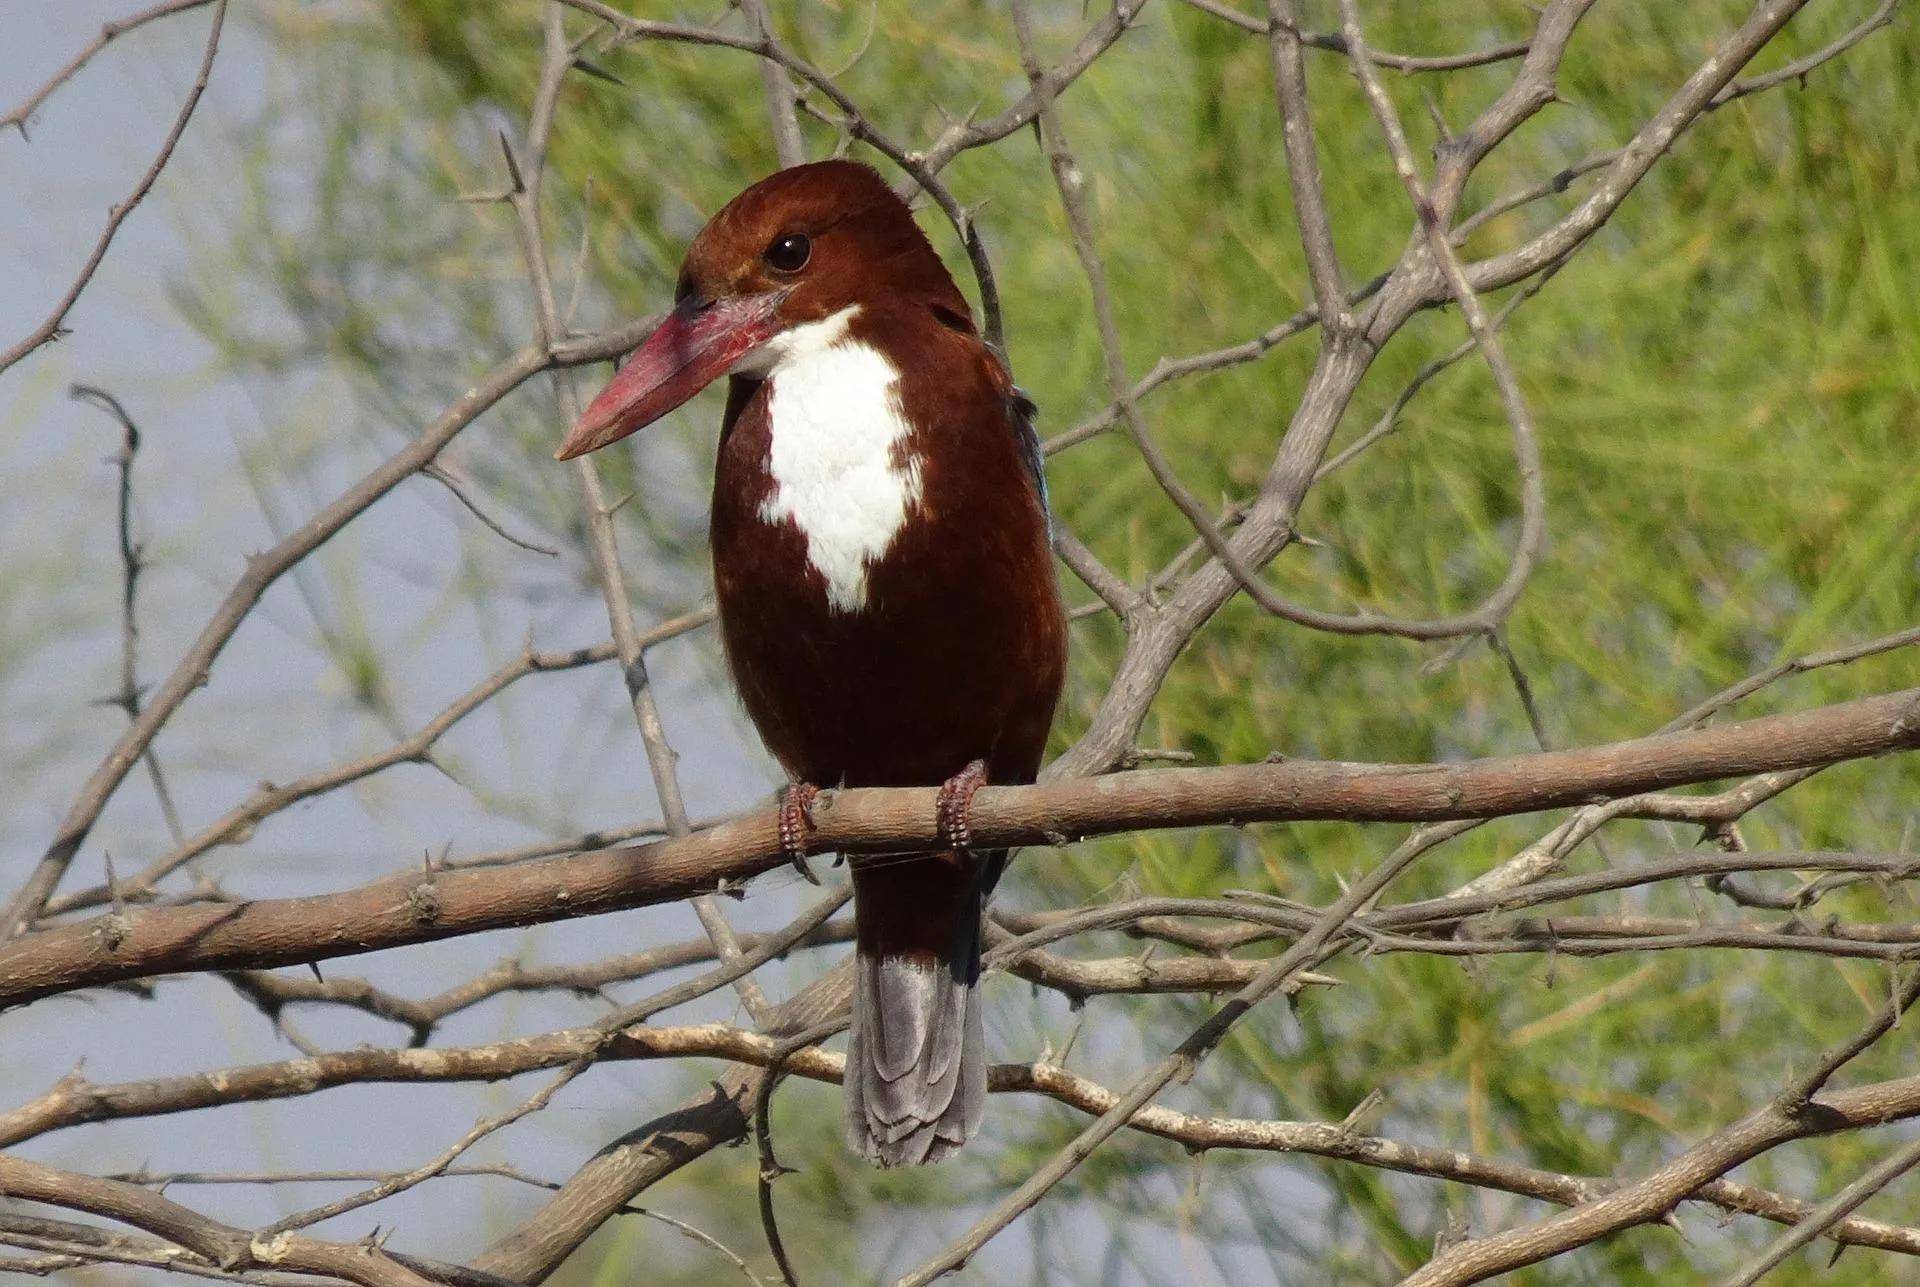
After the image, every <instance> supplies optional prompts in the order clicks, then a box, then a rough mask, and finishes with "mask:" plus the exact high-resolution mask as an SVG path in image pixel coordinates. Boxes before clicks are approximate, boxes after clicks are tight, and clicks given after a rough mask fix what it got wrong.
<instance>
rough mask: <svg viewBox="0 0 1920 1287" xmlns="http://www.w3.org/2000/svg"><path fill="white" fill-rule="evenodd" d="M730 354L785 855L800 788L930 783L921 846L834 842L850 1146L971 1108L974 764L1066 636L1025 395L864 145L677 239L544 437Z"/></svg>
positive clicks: (1033, 704)
mask: <svg viewBox="0 0 1920 1287" xmlns="http://www.w3.org/2000/svg"><path fill="white" fill-rule="evenodd" d="M723 375H724V376H726V377H727V401H726V410H725V413H724V415H723V417H722V420H721V428H720V441H719V449H718V454H717V459H716V462H715V467H714V479H713V500H712V521H711V530H710V544H711V547H712V558H713V584H714V596H715V603H716V607H717V611H718V617H719V624H720V634H721V638H722V641H723V643H724V647H725V652H726V657H727V662H728V666H729V668H730V670H731V672H732V676H733V680H734V683H735V687H736V688H737V690H738V692H739V696H740V698H741V702H742V704H743V705H744V707H745V709H746V712H747V714H748V716H749V717H750V718H751V720H752V722H753V724H754V725H755V727H756V728H757V729H758V731H759V733H760V736H761V738H762V740H763V741H764V742H765V743H766V745H767V748H768V750H769V751H771V752H772V754H773V756H774V758H775V759H776V760H778V762H779V763H780V765H781V767H782V768H783V769H784V770H785V772H786V774H787V777H788V783H787V785H786V786H785V787H784V788H782V790H781V792H780V796H779V808H780V836H781V844H782V846H783V848H784V849H785V850H786V851H787V853H788V854H789V856H790V857H792V858H793V859H794V860H795V861H796V863H797V864H798V865H799V866H800V868H801V870H802V871H803V872H806V873H807V874H808V875H809V876H810V877H811V874H812V873H811V872H810V871H808V869H807V868H806V865H805V857H804V851H805V843H806V834H807V832H808V830H809V829H810V828H811V827H812V825H813V817H812V812H811V807H812V805H813V803H814V801H815V798H816V797H817V795H818V792H819V791H820V790H822V789H833V788H837V787H904V786H935V785H938V786H939V792H938V794H937V796H936V801H937V804H936V808H937V811H938V817H937V819H936V821H937V826H938V830H937V834H938V835H939V837H940V839H941V842H942V847H941V848H939V849H938V850H935V851H933V852H923V853H914V854H907V855H890V856H886V857H873V858H869V859H866V860H861V861H856V862H854V863H853V864H852V865H851V873H852V883H853V898H854V919H855V949H854V971H853V976H854V983H853V1003H852V1022H851V1032H850V1035H849V1039H848V1048H847V1059H846V1075H845V1090H844V1098H845V1105H846V1137H847V1141H848V1144H849V1146H850V1147H851V1148H852V1149H853V1150H854V1151H855V1152H856V1153H858V1154H860V1155H862V1156H864V1157H865V1158H866V1159H867V1160H868V1161H869V1162H871V1163H873V1164H875V1165H877V1166H881V1167H895V1166H906V1165H919V1164H924V1163H932V1162H938V1161H941V1160H943V1159H945V1158H947V1157H949V1156H951V1155H952V1154H953V1153H955V1152H956V1151H958V1150H959V1148H960V1147H961V1145H963V1144H964V1143H965V1142H966V1141H967V1140H968V1139H969V1138H970V1137H972V1136H973V1135H974V1134H975V1133H976V1131H977V1130H978V1129H979V1127H980V1123H981V1119H982V1116H983V1115H984V1111H985V1102H986V1090H987V1070H986V1051H985V1044H986V1043H985V1035H984V1027H983V1020H982V1015H981V999H980V947H981V917H982V914H983V908H984V905H985V902H986V899H987V897H988V896H989V895H990V894H991V893H992V891H993V889H994V886H995V884H996V882H997V881H998V880H999V879H1000V876H1001V873H1002V871H1003V870H1004V868H1005V866H1006V861H1007V852H1006V851H1005V850H985V851H975V849H974V848H973V845H972V834H971V827H970V822H969V819H970V811H971V805H972V799H973V794H974V792H975V791H976V790H978V789H979V787H980V786H982V785H984V784H989V783H992V784H1018V783H1028V782H1032V781H1034V779H1035V777H1036V775H1037V773H1038V771H1039V768H1040V764H1041V759H1042V756H1043V755H1044V752H1045V749H1046V743H1047V737H1048V732H1049V729H1050V728H1051V726H1052V722H1053V717H1054V711H1055V706H1056V705H1057V703H1058V701H1059V695H1060V689H1061V684H1062V680H1063V676H1064V673H1065V666H1066V634H1067V631H1066V619H1065V617H1064V615H1063V613H1062V610H1061V605H1060V595H1059V587H1058V584H1057V581H1056V578H1055V572H1054V564H1053V556H1052V547H1051V533H1052V519H1051V516H1050V511H1049V508H1048V499H1047V491H1046V478H1045V474H1044V472H1043V467H1042V459H1041V453H1040V444H1039V439H1038V437H1037V434H1036V430H1035V427H1034V422H1033V421H1034V415H1035V410H1034V406H1033V404H1032V403H1031V402H1030V401H1028V400H1027V398H1026V396H1025V395H1024V394H1023V393H1022V392H1021V391H1020V390H1019V389H1018V388H1017V387H1016V386H1015V385H1014V383H1013V380H1012V377H1011V374H1010V372H1009V370H1008V368H1007V365H1006V363H1005V362H1004V361H1003V360H1002V359H1001V357H1000V356H999V355H998V354H997V353H996V352H995V350H994V348H993V347H992V346H990V345H989V344H988V343H987V342H986V341H985V340H984V339H983V338H982V336H981V334H980V330H979V328H978V327H977V326H976V324H975V321H974V317H973V312H972V310H971V308H970V307H969V305H968V303H967V299H966V297H965V295H963V294H962V293H961V291H960V289H959V287H958V286H956V285H955V283H954V280H953V277H952V276H951V275H950V274H949V273H948V271H947V268H946V266H945V264H944V263H943V262H942V261H941V258H940V256H939V254H938V253H937V252H936V251H935V250H934V248H933V246H932V244H931V242H930V241H929V240H928V238H927V236H926V234H925V233H924V232H923V231H922V230H921V228H920V226H919V225H918V223H916V222H915V220H914V216H913V212H912V210H911V208H910V207H909V206H908V205H907V203H906V202H905V201H904V200H902V199H901V198H900V197H899V196H898V195H896V194H895V192H894V191H893V189H892V188H891V187H890V186H889V185H888V184H887V182H886V180H885V179H884V178H882V177H881V175H880V174H879V173H878V172H877V171H875V170H874V169H872V168H871V167H869V166H867V165H864V164H861V163H859V162H856V161H852V160H846V159H836V160H828V161H818V162H813V163H810V164H802V165H798V166H793V167H790V168H787V169H783V170H780V171H777V172H775V173H774V174H772V175H770V176H768V177H767V178H764V179H762V180H760V181H759V182H757V183H755V184H753V185H752V186H750V187H748V188H746V189H745V190H744V191H742V192H741V193H740V194H739V195H738V196H736V197H735V198H734V199H733V200H732V201H730V202H729V203H728V204H727V205H726V206H725V207H723V208H722V209H721V210H720V211H719V213H717V214H715V215H714V216H713V217H712V219H711V220H709V221H708V223H707V224H706V226H705V227H704V228H702V229H701V231H700V232H699V233H698V234H697V235H696V236H695V237H694V238H693V240H692V242H691V243H689V245H688V248H687V251H686V256H685V260H684V263H683V264H682V267H681V269H680V274H679V278H678V282H677V285H676V288H675V291H674V304H673V309H672V311H671V312H670V313H668V314H667V316H666V318H665V320H664V321H663V322H662V323H661V324H660V326H659V328H658V329H657V330H655V331H654V332H653V334H652V336H651V337H650V338H649V339H647V340H646V341H645V342H643V343H642V344H641V346H640V347H639V348H638V349H637V350H635V351H634V353H633V354H632V356H631V357H630V358H629V359H628V360H627V361H626V363H625V364H624V365H623V366H622V367H621V368H620V369H619V370H618V372H617V373H616V374H615V375H614V377H613V379H612V380H611V381H610V382H609V383H608V384H607V385H606V387H605V388H604V389H603V390H602V391H601V392H600V393H599V394H598V396H596V397H595V398H594V399H593V401H592V403H591V404H590V405H589V406H588V407H587V409H586V410H585V411H584V412H583V413H582V414H581V416H580V418H579V420H578V421H577V422H576V423H575V424H574V426H573V427H572V429H571V431H570V432H569V434H568V435H567V437H566V439H565V441H564V443H563V445H562V446H561V448H560V450H559V451H557V452H556V453H555V455H556V456H557V457H558V458H559V459H562V460H566V459H571V458H573V457H576V456H580V455H583V454H585V453H587V452H591V451H596V450H598V449H600V448H602V447H605V446H607V445H608V444H609V443H613V442H616V441H618V440H620V439H622V438H625V437H626V436H627V435H628V434H631V433H633V432H635V431H636V430H638V429H640V428H642V427H643V426H645V425H648V424H651V423H652V422H654V421H655V420H658V419H659V418H660V417H662V416H664V415H666V414H667V413H668V412H670V411H672V410H673V409H674V408H676V407H678V406H680V405H681V404H683V403H685V402H686V401H687V400H688V399H690V398H692V397H693V396H694V395H695V394H696V393H698V392H699V391H700V390H701V389H703V388H705V387H706V386H707V385H709V384H711V383H713V382H715V381H717V380H718V379H719V378H720V377H721V376H723Z"/></svg>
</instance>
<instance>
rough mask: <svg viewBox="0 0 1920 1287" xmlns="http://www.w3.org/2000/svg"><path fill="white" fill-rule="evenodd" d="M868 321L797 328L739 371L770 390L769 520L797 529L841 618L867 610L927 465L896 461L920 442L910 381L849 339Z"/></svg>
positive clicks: (764, 510)
mask: <svg viewBox="0 0 1920 1287" xmlns="http://www.w3.org/2000/svg"><path fill="white" fill-rule="evenodd" d="M858 311H859V308H858V306H857V305H856V306H854V307H851V308H844V309H842V310H840V311H839V312H838V313H835V314H834V315H833V316H832V317H829V318H826V319H824V320H822V321H818V322H810V323H807V324H806V325H804V326H797V327H795V328H793V329H792V330H790V331H787V332H786V333H784V334H782V335H779V336H777V337H775V338H774V339H772V340H770V341H768V342H767V343H766V344H765V345H763V346H762V347H761V348H760V349H758V350H756V351H755V352H754V353H753V354H752V355H751V356H750V357H749V358H747V359H746V360H744V361H742V362H741V363H740V365H739V366H738V367H736V368H735V369H736V371H737V372H739V373H741V374H749V375H759V376H764V377H765V378H766V379H767V380H768V381H769V382H770V384H769V394H768V402H767V415H768V418H769V420H770V422H771V426H772V439H773V445H772V449H771V450H770V451H769V453H768V459H767V468H768V471H769V472H770V473H771V474H772V475H773V492H772V494H771V495H769V496H768V497H767V499H766V500H765V501H764V502H762V504H761V506H760V517H761V518H763V519H765V520H766V521H767V522H769V523H779V522H783V521H785V520H787V519H791V520H793V523H794V525H795V526H796V527H798V528H799V529H800V533H801V535H802V536H804V537H806V540H807V561H808V562H809V563H811V564H813V566H814V568H815V569H817V570H818V571H819V573H820V575H821V576H822V577H824V578H825V579H826V583H827V605H828V607H829V608H831V609H832V610H834V611H837V612H857V611H859V610H860V609H862V608H864V607H865V606H866V603H867V569H868V567H869V566H871V564H872V563H873V562H874V560H876V559H878V558H879V557H880V556H881V555H883V554H885V553H886V551H887V547H888V546H889V545H891V544H893V538H894V537H895V536H896V535H897V534H898V533H899V531H900V528H901V526H902V525H903V524H905V522H906V519H907V512H908V511H909V510H911V509H912V508H913V507H914V506H915V505H916V504H918V503H919V500H920V462H919V461H918V460H917V459H913V458H908V459H906V460H904V461H898V462H897V461H896V460H895V456H896V454H897V452H898V448H899V444H900V443H901V442H903V441H904V440H905V439H906V437H907V435H908V434H909V433H910V432H912V426H911V425H909V424H908V423H907V418H906V413H905V412H904V410H903V409H902V408H901V405H900V396H899V391H898V385H899V383H900V372H899V370H898V369H896V368H895V367H894V365H893V363H891V362H889V361H888V360H887V357H886V355H885V354H883V353H881V352H880V351H879V350H878V349H876V348H874V347H873V346H871V345H869V344H863V343H862V342H860V341H859V340H855V339H849V338H847V324H848V322H850V321H852V320H853V316H854V314H855V313H856V312H858Z"/></svg>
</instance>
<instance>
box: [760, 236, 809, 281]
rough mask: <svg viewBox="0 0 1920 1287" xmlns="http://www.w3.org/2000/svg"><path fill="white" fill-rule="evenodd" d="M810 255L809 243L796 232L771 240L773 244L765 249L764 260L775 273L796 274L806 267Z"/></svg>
mask: <svg viewBox="0 0 1920 1287" xmlns="http://www.w3.org/2000/svg"><path fill="white" fill-rule="evenodd" d="M812 254H813V243H812V242H811V241H808V240H807V239H806V238H805V237H804V236H802V235H801V234H799V233H797V232H789V233H787V234H785V235H784V236H780V237H775V238H774V239H773V244H772V245H771V246H768V247H767V253H766V260H767V264H768V265H769V266H770V267H772V268H773V269H774V270H775V271H776V272H782V273H797V272H799V271H800V270H801V269H802V268H805V267H806V266H807V259H808V257H809V256H811V255H812Z"/></svg>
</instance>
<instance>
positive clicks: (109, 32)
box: [0, 0, 213, 138]
mask: <svg viewBox="0 0 1920 1287" xmlns="http://www.w3.org/2000/svg"><path fill="white" fill-rule="evenodd" d="M212 3H213V0H162V3H160V4H156V5H154V6H152V7H151V8H147V9H142V10H140V11H139V12H138V13H132V14H128V15H127V16H126V17H124V18H115V19H114V20H112V21H111V22H107V23H103V24H101V27H100V34H98V35H97V36H95V37H94V38H93V39H92V40H91V41H89V42H88V43H87V44H86V45H85V46H84V47H83V48H81V50H80V51H79V52H78V53H76V54H74V56H73V57H72V58H69V59H68V60H67V61H66V63H65V64H64V65H62V66H61V68H60V70H59V71H56V72H55V73H54V74H53V75H51V76H49V77H47V79H46V80H45V81H44V82H43V83H42V84H41V86H40V88H38V89H36V90H34V91H33V93H31V94H29V95H27V96H26V98H24V99H22V100H21V101H20V104H19V106H17V107H15V108H14V109H13V110H12V111H10V112H8V113H7V114H6V115H5V116H0V129H4V128H5V127H7V126H9V125H11V126H12V127H13V128H15V129H17V130H19V131H20V137H22V138H25V137H26V136H27V121H28V119H29V118H30V117H31V116H32V115H33V114H34V113H35V112H37V111H39V110H40V105H41V104H42V103H44V102H46V101H47V99H48V98H50V97H51V96H52V95H53V92H54V91H55V90H57V89H59V88H60V87H61V86H62V85H64V84H66V83H67V82H68V81H70V80H72V79H73V77H74V75H75V74H76V73H78V72H79V70H80V69H81V68H82V67H85V66H86V65H87V63H88V62H89V61H90V60H91V59H92V58H93V56H94V55H95V54H97V53H99V52H100V51H101V50H102V49H105V48H106V47H107V46H108V45H110V44H112V43H113V42H114V41H115V40H116V39H118V38H119V37H121V36H124V35H126V34H127V33H128V32H129V31H132V30H134V29H135V28H136V27H144V26H146V25H147V24H148V23H150V22H152V21H154V20H155V19H158V18H167V17H171V16H172V15H174V14H176V13H184V12H186V11H187V10H188V9H199V8H201V7H203V6H205V5H209V4H212Z"/></svg>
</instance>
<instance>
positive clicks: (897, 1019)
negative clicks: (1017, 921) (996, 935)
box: [846, 892, 987, 1166]
mask: <svg viewBox="0 0 1920 1287" xmlns="http://www.w3.org/2000/svg"><path fill="white" fill-rule="evenodd" d="M968 902H969V904H970V906H969V907H968V909H967V911H966V912H965V913H963V914H962V916H961V918H960V919H961V924H959V925H957V926H955V928H954V940H953V950H952V953H951V955H950V956H948V957H947V959H944V960H942V959H938V958H936V957H933V956H932V955H930V954H927V953H913V954H907V955H884V954H882V953H880V952H878V951H874V950H870V948H869V945H868V944H866V943H862V944H861V945H860V948H859V951H858V954H857V956H856V958H855V962H854V984H853V1033H852V1037H851V1039H850V1042H849V1044H848V1046H847V1073H846V1104H847V1142H848V1144H849V1145H851V1146H852V1148H853V1149H854V1151H855V1152H858V1153H860V1154H862V1155H863V1156H865V1157H866V1158H867V1160H869V1161H871V1162H873V1163H874V1164H875V1165H877V1166H918V1165H921V1164H923V1163H929V1162H938V1161H941V1160H943V1159H944V1158H946V1157H948V1156H949V1155H950V1154H952V1153H953V1152H955V1151H956V1150H957V1149H959V1147H960V1146H961V1145H962V1144H964V1143H966V1141H967V1140H968V1139H969V1138H970V1137H971V1136H972V1135H973V1133H974V1132H975V1131H976V1130H978V1129H979V1127H980V1118H981V1116H982V1114H983V1113H984V1111H985V1108H986V1100H987V1061H986V1035H985V1032H984V1030H983V1029H982V1026H981V1019H980V897H979V894H978V893H977V892H976V893H975V895H974V896H973V897H972V898H970V899H969V900H968Z"/></svg>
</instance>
